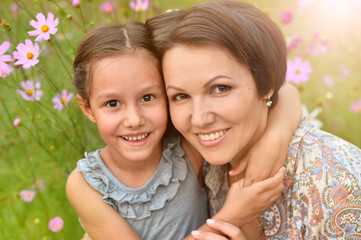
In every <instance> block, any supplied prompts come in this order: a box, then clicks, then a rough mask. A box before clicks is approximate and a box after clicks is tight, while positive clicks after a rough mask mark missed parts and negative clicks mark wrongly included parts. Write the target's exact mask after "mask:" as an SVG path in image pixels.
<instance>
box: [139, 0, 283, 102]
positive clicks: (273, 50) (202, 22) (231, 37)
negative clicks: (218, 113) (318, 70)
mask: <svg viewBox="0 0 361 240" xmlns="http://www.w3.org/2000/svg"><path fill="white" fill-rule="evenodd" d="M146 25H147V27H148V28H149V29H150V30H151V31H152V34H153V41H154V44H155V46H156V48H157V52H158V56H159V59H160V60H161V59H162V57H163V55H164V53H165V52H166V51H167V50H169V49H170V48H172V47H175V46H176V45H177V44H184V45H189V46H197V45H198V46H199V45H214V46H217V47H221V48H222V49H226V50H227V52H228V53H229V54H231V55H232V56H233V57H234V58H235V59H236V60H237V61H239V62H240V63H241V64H245V65H246V66H247V67H248V68H249V69H250V71H251V73H252V75H253V77H254V80H255V83H256V85H257V90H258V94H259V96H260V97H263V96H265V95H266V94H267V93H269V92H270V91H271V90H274V94H273V96H272V100H273V102H274V103H275V102H276V101H277V92H278V90H279V88H280V87H281V85H282V84H283V83H284V80H285V75H286V69H287V61H286V57H287V48H286V44H285V42H284V39H283V36H282V33H281V31H280V29H279V28H278V26H277V25H276V24H275V23H274V22H273V21H272V20H271V19H270V18H269V17H268V16H267V15H266V14H264V13H263V12H262V11H260V10H259V9H257V8H255V7H253V6H252V5H249V4H246V3H242V2H236V1H229V0H221V1H214V2H208V3H203V4H199V5H196V6H194V7H193V8H191V9H189V10H185V11H175V12H170V13H165V14H161V15H158V16H155V17H153V18H151V19H149V20H148V21H147V22H146Z"/></svg>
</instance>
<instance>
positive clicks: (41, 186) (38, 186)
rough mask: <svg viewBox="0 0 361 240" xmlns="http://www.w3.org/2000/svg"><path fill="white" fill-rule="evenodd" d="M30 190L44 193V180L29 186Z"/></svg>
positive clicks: (38, 180)
mask: <svg viewBox="0 0 361 240" xmlns="http://www.w3.org/2000/svg"><path fill="white" fill-rule="evenodd" d="M31 189H34V190H38V191H39V192H44V190H45V189H46V187H45V180H44V179H37V180H35V184H34V185H32V186H31Z"/></svg>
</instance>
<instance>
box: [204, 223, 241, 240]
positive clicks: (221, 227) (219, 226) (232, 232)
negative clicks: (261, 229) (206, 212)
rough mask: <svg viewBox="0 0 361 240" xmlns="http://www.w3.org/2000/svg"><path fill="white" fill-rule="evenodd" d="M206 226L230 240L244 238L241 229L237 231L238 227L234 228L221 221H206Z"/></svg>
mask: <svg viewBox="0 0 361 240" xmlns="http://www.w3.org/2000/svg"><path fill="white" fill-rule="evenodd" d="M207 224H208V226H210V227H211V228H213V229H215V230H218V231H220V232H222V233H223V234H225V235H226V236H228V238H230V239H232V240H236V239H237V240H241V239H242V240H243V239H244V240H245V239H246V237H245V236H244V234H243V232H242V230H241V229H239V228H238V227H236V226H234V225H233V224H230V223H227V222H224V221H222V220H218V219H217V220H216V219H208V220H207Z"/></svg>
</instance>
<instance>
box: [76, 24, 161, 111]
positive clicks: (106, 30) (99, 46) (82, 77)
mask: <svg viewBox="0 0 361 240" xmlns="http://www.w3.org/2000/svg"><path fill="white" fill-rule="evenodd" d="M137 50H146V52H148V53H149V54H145V56H148V57H150V56H153V59H151V58H152V57H150V61H153V62H155V64H156V66H157V67H158V68H159V64H158V61H157V59H156V54H155V49H154V47H153V42H152V38H151V34H150V31H149V30H148V28H146V27H145V25H144V24H142V23H140V22H135V21H129V22H126V23H125V24H123V25H119V24H104V25H101V26H98V27H95V28H93V29H92V30H90V31H89V32H88V33H86V34H85V35H84V37H83V38H82V40H81V42H80V43H79V46H78V50H77V55H76V58H75V60H74V64H73V70H74V78H73V85H74V86H75V88H76V90H77V92H78V94H79V95H80V96H81V97H82V98H83V99H84V100H86V102H87V103H88V105H89V98H90V94H91V87H90V86H91V82H92V75H93V74H92V71H93V70H94V66H95V65H96V63H97V62H98V61H100V60H102V59H104V58H108V57H115V56H118V55H123V54H130V53H132V52H134V51H137Z"/></svg>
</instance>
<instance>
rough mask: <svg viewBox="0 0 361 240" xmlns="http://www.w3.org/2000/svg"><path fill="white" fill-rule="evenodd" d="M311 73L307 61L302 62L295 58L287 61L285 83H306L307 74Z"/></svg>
mask: <svg viewBox="0 0 361 240" xmlns="http://www.w3.org/2000/svg"><path fill="white" fill-rule="evenodd" d="M310 73H312V68H311V64H310V62H308V61H302V59H301V58H299V57H297V58H295V59H294V60H293V61H291V60H288V61H287V73H286V81H287V82H293V83H296V84H298V83H301V82H307V81H308V80H309V74H310Z"/></svg>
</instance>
